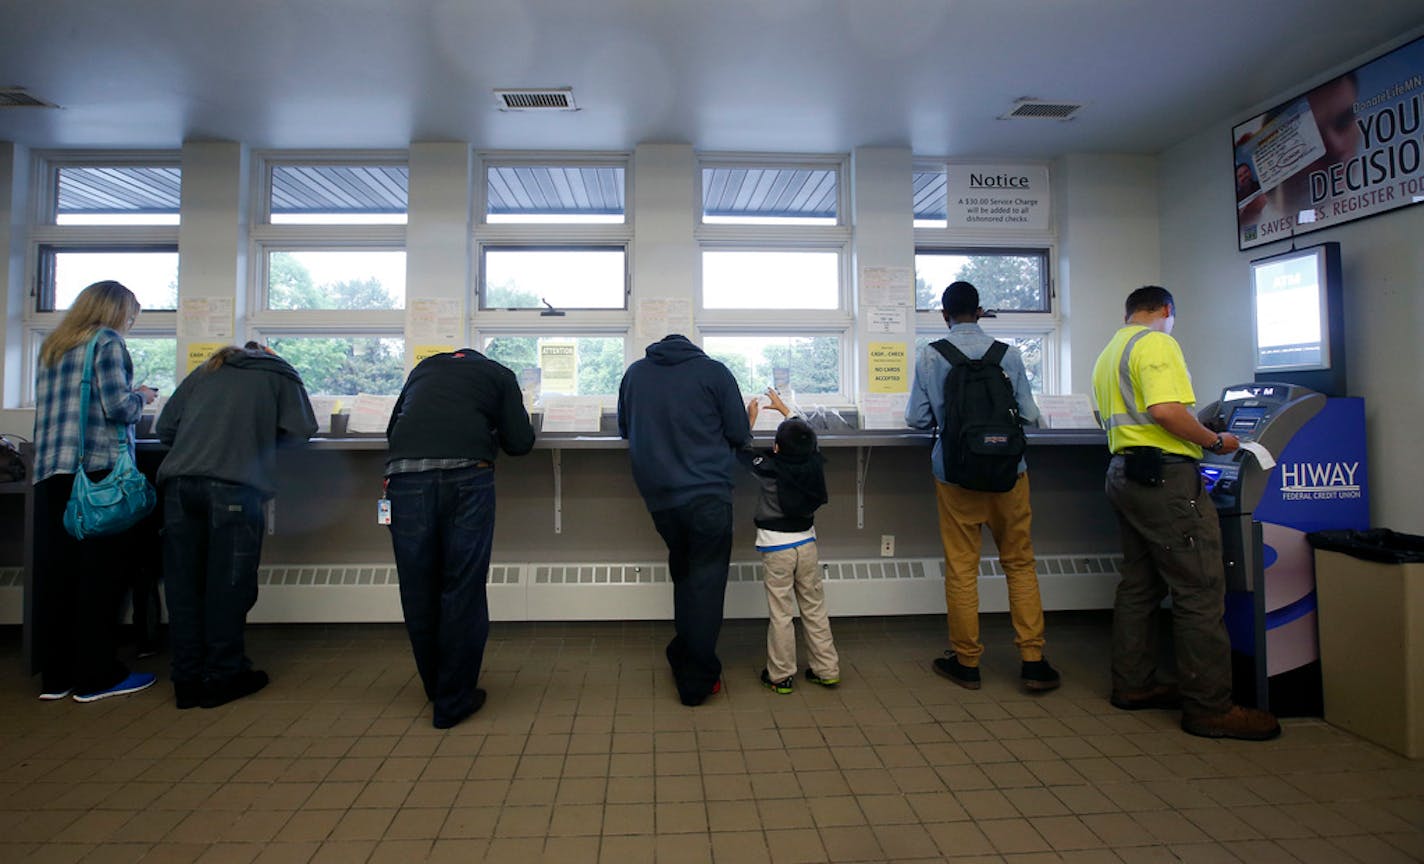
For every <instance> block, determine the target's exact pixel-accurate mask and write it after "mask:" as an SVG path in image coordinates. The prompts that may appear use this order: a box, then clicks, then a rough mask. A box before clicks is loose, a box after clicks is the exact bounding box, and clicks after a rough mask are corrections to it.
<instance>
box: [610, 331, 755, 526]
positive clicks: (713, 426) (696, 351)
mask: <svg viewBox="0 0 1424 864" xmlns="http://www.w3.org/2000/svg"><path fill="white" fill-rule="evenodd" d="M618 434H620V435H622V436H623V437H624V438H627V439H628V455H629V457H630V458H631V460H632V462H633V479H634V481H636V482H637V484H638V491H639V492H641V493H642V495H643V500H644V501H646V502H647V504H648V509H649V510H651V511H658V510H666V509H668V508H671V507H678V506H680V505H683V504H686V503H687V502H689V501H691V500H693V499H694V498H701V497H703V496H707V495H712V496H715V497H717V498H721V499H723V500H724V501H728V502H730V501H731V500H732V471H733V469H734V468H735V466H736V464H737V460H736V455H735V454H736V451H737V450H739V449H741V448H742V447H743V446H745V445H746V444H748V443H749V442H750V441H751V437H752V431H751V427H750V426H749V425H748V423H747V411H746V408H744V407H743V406H742V396H741V390H740V389H738V387H737V379H735V378H733V377H732V373H731V372H729V371H727V367H726V366H723V365H722V364H721V363H718V362H717V361H716V360H713V359H712V358H711V357H708V356H707V355H706V354H704V353H702V349H701V348H698V347H697V346H696V345H694V344H692V343H691V342H689V341H688V339H687V337H686V336H679V335H676V334H674V335H672V336H668V337H666V338H664V339H663V340H662V341H660V342H654V343H653V344H652V345H649V346H648V351H647V356H646V357H644V358H643V359H642V360H638V361H636V362H635V363H633V365H632V366H629V367H628V371H627V372H625V373H623V383H622V384H620V385H619V387H618Z"/></svg>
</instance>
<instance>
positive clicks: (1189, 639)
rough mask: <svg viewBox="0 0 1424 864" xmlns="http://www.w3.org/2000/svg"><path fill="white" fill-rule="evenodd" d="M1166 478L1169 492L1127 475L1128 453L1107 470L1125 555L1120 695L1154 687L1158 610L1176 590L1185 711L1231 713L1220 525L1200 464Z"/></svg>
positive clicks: (1174, 468)
mask: <svg viewBox="0 0 1424 864" xmlns="http://www.w3.org/2000/svg"><path fill="white" fill-rule="evenodd" d="M1162 473H1163V481H1164V482H1163V485H1161V486H1142V485H1140V484H1138V483H1135V482H1133V481H1132V480H1129V479H1127V477H1125V476H1124V475H1123V459H1122V457H1121V456H1114V457H1113V459H1112V462H1111V463H1109V465H1108V474H1107V483H1106V489H1107V495H1108V500H1109V501H1111V502H1112V505H1113V508H1114V509H1115V510H1116V511H1117V517H1118V525H1119V527H1120V528H1121V531H1122V554H1123V563H1122V582H1120V583H1119V584H1118V587H1117V599H1116V602H1115V603H1114V605H1113V644H1112V678H1113V690H1114V691H1115V692H1118V693H1124V692H1141V691H1144V690H1147V689H1148V688H1150V687H1152V685H1153V684H1154V683H1155V681H1154V676H1155V674H1156V658H1157V632H1156V626H1155V625H1156V619H1157V614H1158V611H1157V610H1158V608H1159V607H1160V606H1161V604H1162V598H1163V597H1165V596H1166V595H1167V593H1168V592H1169V591H1170V592H1171V595H1172V627H1173V636H1174V643H1175V646H1176V654H1177V668H1178V674H1179V676H1180V681H1179V686H1180V689H1181V693H1182V710H1183V711H1184V712H1185V713H1188V714H1192V715H1197V716H1200V715H1204V714H1220V713H1223V712H1225V711H1227V710H1229V709H1230V708H1231V642H1230V640H1229V638H1228V637H1227V635H1226V624H1225V623H1224V622H1223V621H1222V615H1223V614H1224V607H1225V603H1226V578H1225V574H1224V572H1223V568H1222V563H1221V526H1220V524H1219V523H1218V522H1217V517H1216V508H1215V507H1213V506H1212V503H1211V499H1210V498H1208V497H1207V494H1206V490H1205V488H1204V487H1203V486H1202V479H1201V475H1200V474H1199V473H1198V472H1197V466H1196V463H1193V462H1173V463H1168V464H1166V465H1163V466H1162Z"/></svg>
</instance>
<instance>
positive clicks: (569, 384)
mask: <svg viewBox="0 0 1424 864" xmlns="http://www.w3.org/2000/svg"><path fill="white" fill-rule="evenodd" d="M539 368H540V370H542V371H541V373H540V376H539V380H540V384H541V387H542V389H543V391H544V393H545V394H546V395H547V394H549V393H562V394H564V395H565V396H572V395H574V394H575V393H577V392H578V350H577V349H576V348H575V347H574V343H572V342H545V343H544V344H543V345H540V346H539Z"/></svg>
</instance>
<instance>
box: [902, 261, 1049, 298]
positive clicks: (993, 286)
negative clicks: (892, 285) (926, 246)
mask: <svg viewBox="0 0 1424 864" xmlns="http://www.w3.org/2000/svg"><path fill="white" fill-rule="evenodd" d="M960 280H963V281H966V282H972V283H973V284H974V287H975V288H978V289H979V301H980V304H981V305H982V306H983V307H984V308H985V309H993V310H997V311H1000V312H1047V311H1049V293H1048V253H1047V252H1045V251H1043V250H1041V249H1003V250H984V249H965V250H958V249H948V250H934V251H925V250H920V251H917V252H916V253H915V308H916V309H918V310H921V311H938V310H939V309H940V308H941V306H940V297H941V295H943V293H944V289H945V288H948V287H949V284H950V283H951V282H957V281H960Z"/></svg>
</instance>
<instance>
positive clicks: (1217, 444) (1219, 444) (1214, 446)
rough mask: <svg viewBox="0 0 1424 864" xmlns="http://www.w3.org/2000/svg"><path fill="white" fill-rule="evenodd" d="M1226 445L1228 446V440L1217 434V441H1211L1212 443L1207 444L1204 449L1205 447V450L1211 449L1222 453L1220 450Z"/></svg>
mask: <svg viewBox="0 0 1424 864" xmlns="http://www.w3.org/2000/svg"><path fill="white" fill-rule="evenodd" d="M1224 446H1226V442H1225V441H1222V440H1221V436H1220V435H1217V436H1216V440H1215V441H1213V442H1211V443H1210V444H1207V445H1205V446H1204V447H1203V448H1202V449H1204V450H1210V451H1211V452H1213V453H1220V452H1221V448H1222V447H1224Z"/></svg>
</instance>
